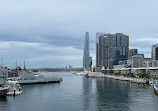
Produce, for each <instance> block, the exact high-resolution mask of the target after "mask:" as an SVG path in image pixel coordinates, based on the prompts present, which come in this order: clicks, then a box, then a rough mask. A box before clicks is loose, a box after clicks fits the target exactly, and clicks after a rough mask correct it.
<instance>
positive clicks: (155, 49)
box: [151, 44, 158, 60]
mask: <svg viewBox="0 0 158 111" xmlns="http://www.w3.org/2000/svg"><path fill="white" fill-rule="evenodd" d="M151 58H152V60H158V44H155V45H153V46H152V50H151Z"/></svg>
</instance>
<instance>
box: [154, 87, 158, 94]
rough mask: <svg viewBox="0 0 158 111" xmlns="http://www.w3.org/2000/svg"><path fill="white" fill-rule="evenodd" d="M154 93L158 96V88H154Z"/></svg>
mask: <svg viewBox="0 0 158 111" xmlns="http://www.w3.org/2000/svg"><path fill="white" fill-rule="evenodd" d="M154 92H155V93H156V94H158V86H154Z"/></svg>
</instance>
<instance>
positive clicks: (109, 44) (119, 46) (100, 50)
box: [96, 33, 129, 68]
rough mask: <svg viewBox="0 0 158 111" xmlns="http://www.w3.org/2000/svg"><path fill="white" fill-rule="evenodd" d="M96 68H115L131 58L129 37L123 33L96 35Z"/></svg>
mask: <svg viewBox="0 0 158 111" xmlns="http://www.w3.org/2000/svg"><path fill="white" fill-rule="evenodd" d="M96 40H97V41H96V66H97V67H103V66H104V67H105V68H113V65H118V62H119V61H121V60H127V59H128V57H129V36H128V35H124V34H123V33H116V34H109V33H108V34H105V33H97V34H96Z"/></svg>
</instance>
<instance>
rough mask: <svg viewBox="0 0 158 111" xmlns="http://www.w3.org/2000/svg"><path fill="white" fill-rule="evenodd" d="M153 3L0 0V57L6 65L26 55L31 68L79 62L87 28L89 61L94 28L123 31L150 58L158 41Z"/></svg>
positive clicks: (13, 63)
mask: <svg viewBox="0 0 158 111" xmlns="http://www.w3.org/2000/svg"><path fill="white" fill-rule="evenodd" d="M157 4H158V1H156V0H153V1H136V0H133V1H126V0H120V1H114V0H101V1H99V2H98V1H90V0H87V1H84V0H81V1H80V2H77V1H72V0H68V1H57V0H54V1H50V0H48V1H44V0H41V1H37V0H35V1H31V0H27V1H18V0H13V1H9V0H5V1H2V0H1V1H0V10H1V12H0V24H1V25H0V57H3V63H4V65H6V66H14V65H15V61H16V60H17V62H18V64H19V65H22V64H23V61H24V60H25V61H26V64H27V65H29V66H30V67H63V66H65V65H66V64H71V65H72V66H74V67H82V59H83V57H82V56H83V45H84V34H85V32H86V31H88V32H89V34H90V46H91V49H90V54H91V56H92V58H93V63H95V61H96V60H95V58H96V57H95V55H96V53H95V50H96V46H95V42H96V40H95V39H96V37H95V36H96V33H97V32H105V33H124V34H127V35H129V36H130V40H129V41H130V45H129V46H130V48H137V49H138V50H139V53H144V54H145V57H151V47H152V45H153V44H156V43H158V39H157V37H158V33H157V30H156V29H157V28H158V26H157V25H156V24H157V23H158V21H157V17H158V14H157V13H156V10H158V7H157ZM59 6H60V7H62V8H60V7H59ZM94 7H95V8H94ZM113 7H115V8H113ZM133 7H134V8H133ZM151 12H152V13H151ZM74 61H75V62H74ZM93 65H94V64H93Z"/></svg>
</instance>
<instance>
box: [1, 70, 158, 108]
mask: <svg viewBox="0 0 158 111" xmlns="http://www.w3.org/2000/svg"><path fill="white" fill-rule="evenodd" d="M43 74H44V75H45V76H50V75H55V76H59V77H63V81H62V82H61V83H49V84H35V85H22V86H21V87H22V88H21V89H22V90H23V92H24V93H23V94H22V95H20V96H16V97H12V96H7V97H6V98H0V111H158V96H157V95H155V94H154V91H153V88H152V86H149V85H146V84H144V85H143V84H136V83H131V82H128V81H119V80H113V79H109V78H86V77H85V76H77V75H74V74H73V72H44V73H43Z"/></svg>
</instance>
